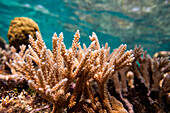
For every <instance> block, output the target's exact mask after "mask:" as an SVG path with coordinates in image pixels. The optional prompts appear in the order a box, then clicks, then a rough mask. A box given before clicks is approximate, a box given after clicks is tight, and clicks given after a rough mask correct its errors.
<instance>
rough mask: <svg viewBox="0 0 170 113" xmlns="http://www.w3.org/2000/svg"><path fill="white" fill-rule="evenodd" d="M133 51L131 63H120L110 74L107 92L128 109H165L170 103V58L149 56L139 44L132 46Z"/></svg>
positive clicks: (136, 110) (141, 112) (161, 110)
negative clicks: (124, 64) (125, 65)
mask: <svg viewBox="0 0 170 113" xmlns="http://www.w3.org/2000/svg"><path fill="white" fill-rule="evenodd" d="M133 53H134V56H135V59H134V61H133V62H132V66H128V67H124V68H123V69H121V70H119V71H117V72H115V75H114V76H113V77H112V79H113V83H111V81H110V83H109V91H110V93H111V94H112V95H114V96H115V97H116V98H117V99H118V100H120V101H121V102H122V103H123V104H124V105H125V107H126V108H127V109H128V110H129V112H131V113H133V112H140V113H143V112H148V113H151V112H152V113H155V112H156V113H159V112H167V110H168V107H167V106H169V105H170V104H169V102H168V99H169V84H170V81H169V73H170V61H169V60H168V58H157V59H156V58H154V59H151V58H150V56H149V55H147V52H146V51H145V52H144V51H143V48H141V46H139V47H137V46H135V48H134V50H133ZM142 54H143V56H141V55H142ZM137 63H139V64H137ZM129 71H130V73H129ZM129 74H130V75H129ZM166 100H167V101H166ZM131 109H132V110H133V111H132V110H131ZM139 109H140V110H141V111H139Z"/></svg>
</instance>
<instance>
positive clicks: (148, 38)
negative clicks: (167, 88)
mask: <svg viewBox="0 0 170 113" xmlns="http://www.w3.org/2000/svg"><path fill="white" fill-rule="evenodd" d="M15 17H29V18H31V19H33V20H34V21H35V22H37V24H38V25H39V28H40V32H41V34H42V36H43V38H44V40H45V42H46V45H47V46H48V48H50V49H51V48H52V38H51V37H52V35H53V33H54V32H56V33H57V34H59V33H60V32H63V33H64V42H65V44H66V46H67V48H68V47H70V46H71V43H72V40H73V36H74V33H75V31H76V30H77V29H79V30H80V35H81V39H80V42H81V44H83V43H86V44H87V45H88V44H90V42H91V41H90V39H89V36H90V35H91V34H92V32H95V33H96V34H97V36H98V38H99V41H100V44H105V43H106V42H108V43H109V46H110V47H111V49H114V48H117V47H118V46H119V45H120V44H122V43H123V44H127V45H128V49H133V48H134V45H142V47H144V49H145V50H147V51H148V53H149V54H150V55H151V56H152V55H153V54H154V53H155V52H157V51H163V50H165V51H170V1H169V0H46V1H44V0H1V1H0V36H2V37H3V38H5V40H6V41H7V32H8V28H9V25H10V21H11V20H12V19H14V18H15Z"/></svg>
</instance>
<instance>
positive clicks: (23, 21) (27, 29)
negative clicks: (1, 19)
mask: <svg viewBox="0 0 170 113" xmlns="http://www.w3.org/2000/svg"><path fill="white" fill-rule="evenodd" d="M36 31H38V32H39V27H38V24H37V23H36V22H34V21H33V20H32V19H30V18H28V17H15V18H14V20H11V24H10V26H9V30H8V34H7V37H8V40H9V44H10V46H14V47H15V48H16V49H17V51H18V50H19V45H22V44H25V45H28V44H29V40H28V35H31V36H32V37H33V38H34V39H36Z"/></svg>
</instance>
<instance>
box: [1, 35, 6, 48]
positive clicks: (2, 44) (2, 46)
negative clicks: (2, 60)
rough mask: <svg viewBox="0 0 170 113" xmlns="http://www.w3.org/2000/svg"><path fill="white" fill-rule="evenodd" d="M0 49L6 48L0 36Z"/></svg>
mask: <svg viewBox="0 0 170 113" xmlns="http://www.w3.org/2000/svg"><path fill="white" fill-rule="evenodd" d="M0 48H2V49H5V48H6V41H5V40H4V39H3V38H2V37H1V36H0Z"/></svg>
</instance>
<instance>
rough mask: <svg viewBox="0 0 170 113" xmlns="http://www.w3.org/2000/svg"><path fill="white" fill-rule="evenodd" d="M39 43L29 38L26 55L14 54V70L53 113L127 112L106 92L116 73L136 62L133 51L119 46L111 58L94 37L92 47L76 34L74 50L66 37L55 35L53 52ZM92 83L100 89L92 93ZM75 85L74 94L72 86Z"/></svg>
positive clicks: (11, 62)
mask: <svg viewBox="0 0 170 113" xmlns="http://www.w3.org/2000/svg"><path fill="white" fill-rule="evenodd" d="M36 35H37V40H36V41H34V39H33V38H32V36H31V35H30V36H29V41H30V44H31V45H29V46H28V47H29V49H28V50H26V54H24V57H23V54H22V55H21V54H18V53H16V52H15V51H13V52H14V53H15V54H13V55H14V56H13V60H11V61H10V64H11V66H12V68H15V69H16V70H17V71H19V72H20V73H21V74H23V75H24V76H25V77H26V78H27V80H28V85H29V86H30V87H31V88H32V89H33V90H35V91H36V92H38V93H39V94H41V95H42V97H44V98H45V99H47V100H48V101H49V102H51V103H53V111H52V112H53V113H60V112H62V113H63V112H81V111H82V112H102V113H103V112H108V113H112V112H113V113H123V112H127V111H126V109H124V107H123V105H122V104H121V103H120V102H119V101H118V100H117V99H116V98H115V97H113V96H111V95H110V94H109V92H108V90H107V81H108V79H109V78H110V77H111V76H112V75H113V73H114V72H115V71H119V70H120V69H122V68H123V67H125V66H127V65H131V63H132V62H133V60H134V57H133V54H132V51H126V52H125V50H126V45H120V46H119V48H118V49H115V50H114V51H113V52H112V53H111V54H110V55H109V50H110V48H109V47H108V45H107V44H106V45H105V47H102V48H101V47H100V44H99V42H98V38H97V36H96V34H95V33H93V34H92V36H90V39H91V40H92V43H91V44H90V45H89V47H86V45H85V44H83V49H82V48H81V46H80V44H79V43H78V41H79V38H80V34H79V31H77V32H76V33H75V35H74V40H73V43H72V46H71V48H69V49H68V50H67V49H66V47H65V44H64V43H63V34H62V33H60V35H59V37H57V34H56V33H54V35H53V40H52V41H53V50H52V51H51V50H49V49H47V47H46V45H45V43H44V41H43V39H42V37H41V35H40V34H39V33H38V32H37V33H36ZM92 83H95V84H97V87H98V89H97V90H96V92H95V91H93V89H92ZM72 84H75V87H74V90H73V92H69V87H70V85H72Z"/></svg>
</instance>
